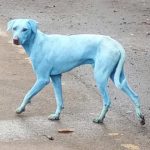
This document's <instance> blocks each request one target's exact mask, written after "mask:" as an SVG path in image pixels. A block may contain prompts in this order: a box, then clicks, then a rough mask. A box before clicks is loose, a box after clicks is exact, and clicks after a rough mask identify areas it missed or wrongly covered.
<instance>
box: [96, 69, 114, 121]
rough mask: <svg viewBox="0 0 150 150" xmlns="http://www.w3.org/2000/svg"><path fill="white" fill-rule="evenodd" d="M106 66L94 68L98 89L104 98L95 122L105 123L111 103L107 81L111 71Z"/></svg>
mask: <svg viewBox="0 0 150 150" xmlns="http://www.w3.org/2000/svg"><path fill="white" fill-rule="evenodd" d="M105 69H106V68H105V67H104V66H102V67H101V68H94V77H95V80H96V84H97V87H98V90H99V92H100V94H101V96H102V99H103V108H102V111H101V112H100V114H99V116H98V117H97V118H95V119H94V120H93V122H94V123H103V120H104V118H105V116H106V113H107V111H108V109H109V107H110V105H111V101H110V98H109V94H108V89H107V83H108V78H109V72H108V71H107V69H106V70H105Z"/></svg>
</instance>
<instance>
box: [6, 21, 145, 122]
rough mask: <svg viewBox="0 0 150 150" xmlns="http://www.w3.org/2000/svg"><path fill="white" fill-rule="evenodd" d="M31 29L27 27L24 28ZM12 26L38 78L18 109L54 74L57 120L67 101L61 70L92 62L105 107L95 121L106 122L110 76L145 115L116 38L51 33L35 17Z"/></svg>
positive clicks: (52, 116)
mask: <svg viewBox="0 0 150 150" xmlns="http://www.w3.org/2000/svg"><path fill="white" fill-rule="evenodd" d="M24 28H25V29H27V30H26V31H23V29H24ZM8 30H11V31H12V33H13V37H17V38H18V39H19V43H20V44H21V45H22V46H23V47H24V49H25V51H26V53H27V54H28V56H29V57H30V59H31V61H32V66H33V70H34V72H35V74H36V77H37V80H36V82H35V84H34V86H33V87H32V88H31V90H29V92H28V93H27V94H26V96H25V97H24V99H23V102H22V104H21V105H20V107H18V109H17V110H16V112H17V113H18V114H19V113H22V112H23V111H25V107H26V105H27V104H28V103H29V102H30V101H31V98H32V97H33V96H34V95H36V94H37V93H38V92H39V91H41V90H42V89H43V88H44V87H45V86H46V85H47V84H48V83H49V82H50V78H51V81H52V83H53V86H54V92H55V97H56V102H57V108H56V112H55V113H54V114H51V115H50V116H49V119H51V120H57V119H59V117H60V113H61V111H62V108H63V107H64V104H63V97H62V87H61V74H62V73H65V72H67V71H69V70H71V69H73V68H75V67H77V66H80V65H83V64H91V65H92V67H93V70H94V77H95V80H96V83H97V87H98V90H99V92H100V93H101V96H102V98H103V109H102V112H101V113H100V115H99V116H98V117H97V118H96V119H94V122H96V123H99V122H103V119H104V118H105V115H106V113H107V111H108V108H109V107H110V104H111V102H110V98H109V95H108V89H107V83H108V79H109V77H110V78H111V79H112V81H113V82H114V84H115V85H116V86H117V87H118V88H119V89H121V90H122V91H124V92H125V93H126V94H127V95H128V96H129V97H130V98H131V100H132V102H133V104H134V105H135V107H136V112H137V115H138V117H139V118H140V116H142V114H141V110H140V103H139V98H138V95H137V94H136V93H135V92H133V90H132V89H131V88H130V87H129V85H128V83H127V81H126V78H125V75H124V71H123V65H124V61H125V51H124V49H123V47H122V46H121V45H120V44H119V43H118V42H117V41H115V40H114V39H112V38H110V37H109V36H104V35H91V34H80V35H70V36H67V35H56V34H54V35H47V34H44V33H42V32H41V31H40V30H38V25H37V22H36V21H35V20H31V19H16V20H12V21H10V22H8Z"/></svg>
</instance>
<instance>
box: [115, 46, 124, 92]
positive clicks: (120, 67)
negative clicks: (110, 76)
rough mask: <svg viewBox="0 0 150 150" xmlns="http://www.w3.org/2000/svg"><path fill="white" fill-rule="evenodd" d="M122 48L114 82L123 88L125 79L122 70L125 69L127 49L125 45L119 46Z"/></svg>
mask: <svg viewBox="0 0 150 150" xmlns="http://www.w3.org/2000/svg"><path fill="white" fill-rule="evenodd" d="M119 49H120V59H119V61H118V64H117V66H116V71H115V74H114V83H115V85H116V87H117V88H119V89H121V88H122V86H123V83H124V80H123V81H121V72H122V70H123V65H124V62H125V50H124V49H123V47H122V46H121V47H120V46H119Z"/></svg>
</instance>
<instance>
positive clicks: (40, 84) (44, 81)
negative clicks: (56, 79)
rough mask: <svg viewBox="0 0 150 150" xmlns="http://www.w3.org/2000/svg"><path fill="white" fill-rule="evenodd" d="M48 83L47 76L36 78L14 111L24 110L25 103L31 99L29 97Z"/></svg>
mask: <svg viewBox="0 0 150 150" xmlns="http://www.w3.org/2000/svg"><path fill="white" fill-rule="evenodd" d="M48 83H49V78H47V79H46V78H44V79H43V78H38V79H37V81H36V82H35V84H34V86H33V87H32V88H31V90H29V91H28V93H27V94H26V96H25V97H24V99H23V102H22V103H21V105H20V107H18V108H17V110H16V113H17V114H20V113H22V112H24V111H25V107H26V105H27V104H28V103H29V102H30V101H31V98H32V97H33V96H34V95H36V94H37V93H38V92H39V91H41V90H42V89H43V88H44V87H45V86H46V85H47V84H48Z"/></svg>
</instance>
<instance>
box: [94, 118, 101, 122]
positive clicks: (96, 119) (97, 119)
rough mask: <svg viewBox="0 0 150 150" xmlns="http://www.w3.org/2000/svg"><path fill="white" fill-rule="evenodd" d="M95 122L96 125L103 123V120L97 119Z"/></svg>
mask: <svg viewBox="0 0 150 150" xmlns="http://www.w3.org/2000/svg"><path fill="white" fill-rule="evenodd" d="M93 122H94V123H103V120H102V119H99V118H95V119H93Z"/></svg>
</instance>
